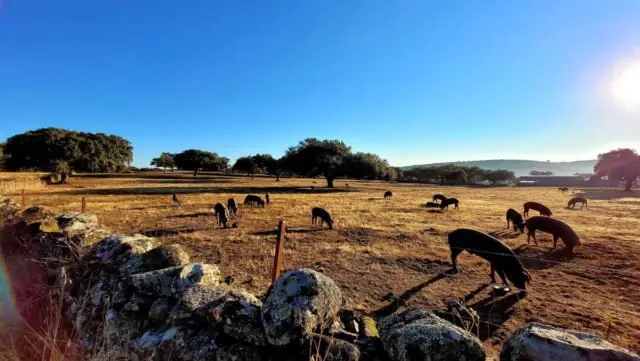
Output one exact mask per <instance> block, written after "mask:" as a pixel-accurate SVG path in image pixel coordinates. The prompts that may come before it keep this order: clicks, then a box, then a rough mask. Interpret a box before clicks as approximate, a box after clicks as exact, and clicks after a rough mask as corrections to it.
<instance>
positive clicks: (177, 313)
mask: <svg viewBox="0 0 640 361" xmlns="http://www.w3.org/2000/svg"><path fill="white" fill-rule="evenodd" d="M261 306H262V303H261V302H260V300H258V299H257V298H256V297H255V296H254V295H252V294H250V293H248V292H247V291H244V290H240V289H236V288H231V287H228V286H226V285H220V286H207V285H197V286H195V287H192V288H190V289H189V290H187V291H186V292H185V293H184V294H183V295H182V297H181V298H180V299H179V300H178V303H177V304H176V306H175V307H174V308H173V311H172V312H171V317H170V319H169V320H170V322H172V323H174V324H187V325H189V324H210V325H212V326H216V327H218V328H220V329H222V330H223V332H224V333H225V334H227V335H228V336H231V337H233V338H235V339H237V340H239V341H244V342H247V343H250V344H254V345H257V346H263V345H266V343H267V342H266V335H265V334H264V330H263V329H262V322H261V318H260V316H261Z"/></svg>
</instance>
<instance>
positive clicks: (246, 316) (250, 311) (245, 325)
mask: <svg viewBox="0 0 640 361" xmlns="http://www.w3.org/2000/svg"><path fill="white" fill-rule="evenodd" d="M229 296H231V297H229ZM229 296H227V300H226V301H225V302H224V303H223V304H221V305H220V306H219V307H217V308H216V309H214V311H213V312H214V319H215V320H216V321H218V322H219V323H220V324H222V330H223V331H224V333H225V334H227V335H229V336H231V337H233V338H235V339H236V340H240V341H244V342H247V343H249V344H252V345H257V346H264V345H266V344H267V336H266V334H265V332H264V328H263V327H262V303H261V302H260V301H258V300H257V299H256V300H249V301H248V300H247V297H243V298H244V299H233V298H235V297H233V296H232V294H229ZM218 310H219V312H218Z"/></svg>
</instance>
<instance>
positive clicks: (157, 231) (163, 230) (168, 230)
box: [137, 227, 200, 237]
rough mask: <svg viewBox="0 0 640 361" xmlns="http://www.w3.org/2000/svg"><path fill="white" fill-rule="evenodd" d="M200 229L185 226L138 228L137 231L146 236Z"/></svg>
mask: <svg viewBox="0 0 640 361" xmlns="http://www.w3.org/2000/svg"><path fill="white" fill-rule="evenodd" d="M197 231H200V229H196V228H192V227H185V228H156V229H147V230H140V231H138V232H137V233H140V234H142V235H145V236H147V237H168V236H177V235H180V234H185V233H194V232H197Z"/></svg>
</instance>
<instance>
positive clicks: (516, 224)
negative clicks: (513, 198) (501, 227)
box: [507, 208, 524, 233]
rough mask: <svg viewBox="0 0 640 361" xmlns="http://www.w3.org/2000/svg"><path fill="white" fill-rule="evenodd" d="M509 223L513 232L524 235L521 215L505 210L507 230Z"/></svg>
mask: <svg viewBox="0 0 640 361" xmlns="http://www.w3.org/2000/svg"><path fill="white" fill-rule="evenodd" d="M509 221H511V224H513V231H514V232H515V231H517V230H518V229H519V230H520V233H524V219H522V215H521V214H520V213H518V211H516V210H515V209H513V208H509V209H508V210H507V228H509Z"/></svg>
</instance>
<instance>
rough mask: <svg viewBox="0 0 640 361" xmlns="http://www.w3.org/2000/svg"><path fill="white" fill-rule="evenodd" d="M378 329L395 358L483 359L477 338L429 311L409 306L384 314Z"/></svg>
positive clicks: (396, 360) (416, 360) (399, 360)
mask: <svg viewBox="0 0 640 361" xmlns="http://www.w3.org/2000/svg"><path fill="white" fill-rule="evenodd" d="M379 330H380V336H381V339H382V344H383V346H384V349H385V350H386V351H387V353H388V354H389V356H390V357H391V359H392V360H394V361H422V360H430V361H446V360H465V361H483V360H485V359H486V354H485V351H484V350H483V348H482V344H481V343H480V340H478V339H477V338H476V337H475V336H473V335H472V334H471V333H469V332H467V331H465V330H463V329H461V328H459V327H457V326H455V325H453V324H452V323H450V322H448V321H445V320H443V319H441V318H440V317H438V316H436V315H435V314H433V313H432V312H429V311H425V310H420V309H409V310H406V311H403V312H401V313H398V314H394V315H391V316H388V317H385V318H383V319H382V320H381V321H380V324H379Z"/></svg>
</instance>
